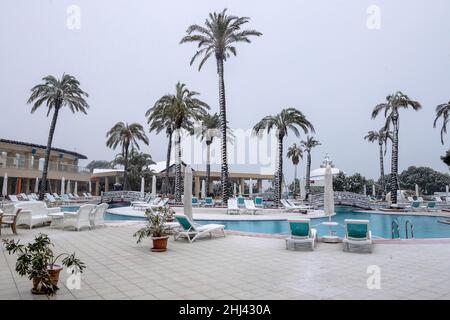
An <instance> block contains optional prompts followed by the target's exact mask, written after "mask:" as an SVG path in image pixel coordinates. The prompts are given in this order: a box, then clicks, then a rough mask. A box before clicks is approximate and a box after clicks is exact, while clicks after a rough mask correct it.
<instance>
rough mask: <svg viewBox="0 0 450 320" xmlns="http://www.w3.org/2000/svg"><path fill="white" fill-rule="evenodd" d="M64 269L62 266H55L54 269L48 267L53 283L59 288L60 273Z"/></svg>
mask: <svg viewBox="0 0 450 320" xmlns="http://www.w3.org/2000/svg"><path fill="white" fill-rule="evenodd" d="M62 269H63V267H61V266H60V265H57V264H55V265H53V267H52V268H50V267H47V270H48V273H49V274H50V280H51V281H52V283H53V285H55V286H57V285H58V281H59V273H60V272H61V270H62Z"/></svg>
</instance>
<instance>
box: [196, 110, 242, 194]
mask: <svg viewBox="0 0 450 320" xmlns="http://www.w3.org/2000/svg"><path fill="white" fill-rule="evenodd" d="M197 137H199V138H200V139H201V140H205V143H206V195H207V196H209V193H210V192H209V190H210V185H211V144H212V143H213V140H214V138H215V137H220V117H219V115H218V114H217V113H214V114H209V113H206V114H205V115H204V116H203V117H202V119H201V128H200V130H199V131H198V132H197ZM233 139H234V135H233V133H232V131H231V129H230V128H229V127H228V126H227V140H228V141H231V142H232V141H233Z"/></svg>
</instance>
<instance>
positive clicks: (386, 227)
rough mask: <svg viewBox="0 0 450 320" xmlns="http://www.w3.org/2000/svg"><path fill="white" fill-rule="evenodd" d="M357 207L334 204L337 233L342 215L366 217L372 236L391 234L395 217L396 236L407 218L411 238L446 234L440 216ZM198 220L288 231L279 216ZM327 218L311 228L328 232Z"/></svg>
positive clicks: (448, 232) (236, 227)
mask: <svg viewBox="0 0 450 320" xmlns="http://www.w3.org/2000/svg"><path fill="white" fill-rule="evenodd" d="M357 210H358V209H355V208H349V207H336V215H335V216H333V217H332V218H331V221H334V222H337V223H339V225H338V226H336V227H334V228H333V229H332V230H335V231H336V234H337V235H338V236H339V237H344V235H345V222H344V220H345V219H364V220H369V221H370V229H371V231H372V236H373V237H374V238H384V239H391V238H392V232H391V227H392V221H394V220H397V221H398V223H399V229H400V238H402V239H405V238H406V231H405V230H406V229H405V223H406V221H407V220H409V221H410V222H412V224H413V226H414V238H450V225H448V224H443V223H439V222H438V220H441V219H443V218H442V217H429V216H428V217H427V216H405V215H386V214H376V213H365V212H358V211H357ZM196 221H197V222H198V223H201V224H207V223H219V224H224V225H225V226H226V229H227V230H236V231H246V232H257V233H268V234H289V225H288V223H287V221H282V220H269V221H264V220H259V221H211V220H208V221H207V220H203V221H201V220H196ZM325 221H328V218H320V219H311V224H312V227H313V228H316V229H317V233H318V235H319V236H324V235H328V234H329V230H330V229H329V227H328V226H324V225H321V223H322V222H325ZM408 234H409V237H410V238H411V232H410V229H409V228H408Z"/></svg>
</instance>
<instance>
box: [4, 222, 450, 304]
mask: <svg viewBox="0 0 450 320" xmlns="http://www.w3.org/2000/svg"><path fill="white" fill-rule="evenodd" d="M138 228H139V225H138V224H137V223H134V224H126V223H125V224H116V225H114V226H108V227H104V228H100V229H96V230H92V231H90V230H85V231H80V232H75V231H67V230H66V231H62V230H56V229H50V228H48V227H41V228H35V229H33V230H26V229H19V236H17V237H15V238H16V239H21V242H22V243H25V242H28V241H29V240H32V238H33V237H34V235H36V234H37V233H39V232H42V233H47V234H49V236H50V237H51V239H52V240H53V241H54V243H55V251H56V252H61V251H68V252H73V251H75V252H76V254H77V256H78V257H79V258H80V259H82V260H83V261H84V262H85V263H86V265H87V269H86V270H85V272H84V273H83V274H82V280H81V288H80V289H73V290H69V289H68V287H67V286H66V280H67V278H68V276H69V275H68V274H66V273H65V272H64V271H63V272H61V278H60V290H59V291H58V294H57V295H56V296H54V297H51V298H50V299H58V300H59V299H450V273H449V272H448V270H450V245H449V244H448V243H431V244H426V243H422V242H418V243H417V244H411V243H410V244H408V245H404V244H398V243H394V244H392V243H388V244H386V243H382V244H375V249H374V252H373V253H372V254H357V253H346V252H343V251H342V244H325V243H319V244H318V246H317V247H316V250H315V251H313V252H301V251H287V250H285V244H284V241H283V240H282V239H271V238H261V237H247V236H240V235H228V236H227V237H226V238H215V239H209V238H206V239H204V240H200V241H197V242H195V243H193V244H189V243H187V242H184V241H176V242H174V241H173V239H172V238H171V239H170V241H169V250H168V251H167V252H165V253H154V252H150V251H149V248H150V246H151V240H150V239H148V240H145V241H144V242H143V243H142V244H141V245H136V242H135V238H133V237H132V234H133V233H134V232H135V231H136V230H137V229H138ZM10 237H11V232H10V230H7V229H3V231H2V235H1V239H6V238H10ZM15 259H16V258H15V256H12V255H11V256H9V255H8V253H7V252H5V250H4V249H3V248H2V253H1V254H0V299H48V298H47V297H45V296H35V295H32V294H31V293H30V288H31V281H30V280H28V279H27V278H26V277H19V276H18V274H17V273H16V272H15V270H14V265H15ZM371 265H376V266H378V267H379V268H380V276H381V277H380V279H381V282H380V284H381V288H380V289H372V290H370V289H368V288H367V279H368V278H369V276H370V274H369V273H367V268H368V266H371Z"/></svg>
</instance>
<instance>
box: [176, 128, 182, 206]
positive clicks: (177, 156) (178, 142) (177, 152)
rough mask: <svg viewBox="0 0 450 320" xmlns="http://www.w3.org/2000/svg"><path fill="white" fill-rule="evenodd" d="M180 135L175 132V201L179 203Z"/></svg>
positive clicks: (178, 132)
mask: <svg viewBox="0 0 450 320" xmlns="http://www.w3.org/2000/svg"><path fill="white" fill-rule="evenodd" d="M180 143H181V135H180V129H176V130H175V201H176V202H178V203H180V202H181V146H180Z"/></svg>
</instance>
